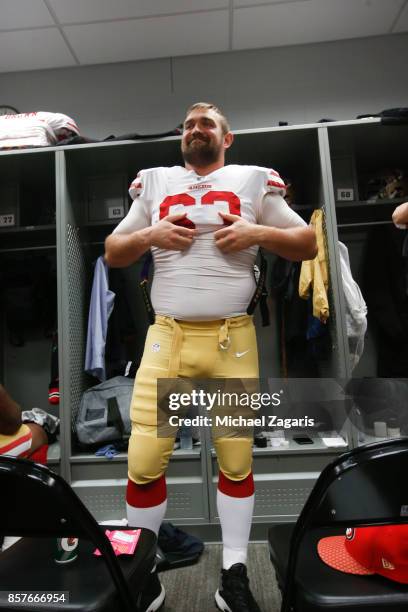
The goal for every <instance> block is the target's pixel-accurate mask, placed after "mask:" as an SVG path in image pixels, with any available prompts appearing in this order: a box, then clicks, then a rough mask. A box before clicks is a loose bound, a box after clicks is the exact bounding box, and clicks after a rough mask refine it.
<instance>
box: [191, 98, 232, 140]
mask: <svg viewBox="0 0 408 612" xmlns="http://www.w3.org/2000/svg"><path fill="white" fill-rule="evenodd" d="M197 108H205V109H206V110H212V111H214V112H215V113H217V115H218V116H219V118H220V121H221V128H222V132H223V134H224V136H225V134H228V132H230V131H231V128H230V126H229V123H228V121H227V118H226V116H225V115H224V114H223V113H222V111H221V110H220V109H219V108H218V107H217V106H215V104H210V103H209V102H196V103H195V104H192V105H191V106H189V107H188V109H187V110H186V117H188V115H189V114H190V113H192V112H193V111H194V110H196V109H197Z"/></svg>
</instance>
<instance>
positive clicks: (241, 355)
mask: <svg viewBox="0 0 408 612" xmlns="http://www.w3.org/2000/svg"><path fill="white" fill-rule="evenodd" d="M250 350H251V349H248V350H247V351H244V352H243V353H235V357H238V359H239V358H240V357H243V356H244V355H246V354H247V353H249V351H250Z"/></svg>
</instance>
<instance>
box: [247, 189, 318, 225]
mask: <svg viewBox="0 0 408 612" xmlns="http://www.w3.org/2000/svg"><path fill="white" fill-rule="evenodd" d="M260 208H261V210H260V215H259V223H260V224H261V225H267V226H269V227H279V228H280V229H288V228H290V227H305V226H306V225H307V223H306V222H305V221H304V220H303V219H302V217H300V216H299V215H298V214H297V213H296V212H295V211H294V210H293V209H292V208H290V206H289V205H288V204H287V202H286V201H285V200H284V199H283V197H282V196H281V195H279V194H278V193H276V192H268V193H266V194H265V195H264V197H263V198H262V202H261V206H260Z"/></svg>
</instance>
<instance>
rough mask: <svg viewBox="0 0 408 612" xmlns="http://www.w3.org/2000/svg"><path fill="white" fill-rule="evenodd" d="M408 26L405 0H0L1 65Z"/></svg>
mask: <svg viewBox="0 0 408 612" xmlns="http://www.w3.org/2000/svg"><path fill="white" fill-rule="evenodd" d="M407 31H408V0H269V1H262V0H0V72H13V71H22V70H40V69H44V68H58V67H63V66H64V67H65V66H78V65H89V64H101V63H114V62H123V61H132V60H142V59H143V60H144V59H153V58H159V57H177V56H181V55H196V54H202V53H215V52H220V51H235V50H239V49H257V48H261V47H276V46H283V45H296V44H304V43H312V42H323V41H334V40H342V39H346V38H360V37H364V36H374V35H384V34H394V33H399V32H407Z"/></svg>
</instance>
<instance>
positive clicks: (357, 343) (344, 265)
mask: <svg viewBox="0 0 408 612" xmlns="http://www.w3.org/2000/svg"><path fill="white" fill-rule="evenodd" d="M338 245H339V255H340V266H341V278H342V281H343V291H344V298H345V302H346V330H347V338H348V343H349V353H350V365H351V368H352V369H353V368H355V367H356V365H357V364H358V362H359V360H360V357H361V355H362V354H363V350H364V336H365V333H366V331H367V306H366V303H365V301H364V298H363V295H362V293H361V291H360V287H359V286H358V285H357V283H356V281H355V280H354V278H353V276H352V274H351V267H350V258H349V253H348V249H347V247H346V245H345V244H343V243H342V242H339V243H338Z"/></svg>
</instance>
